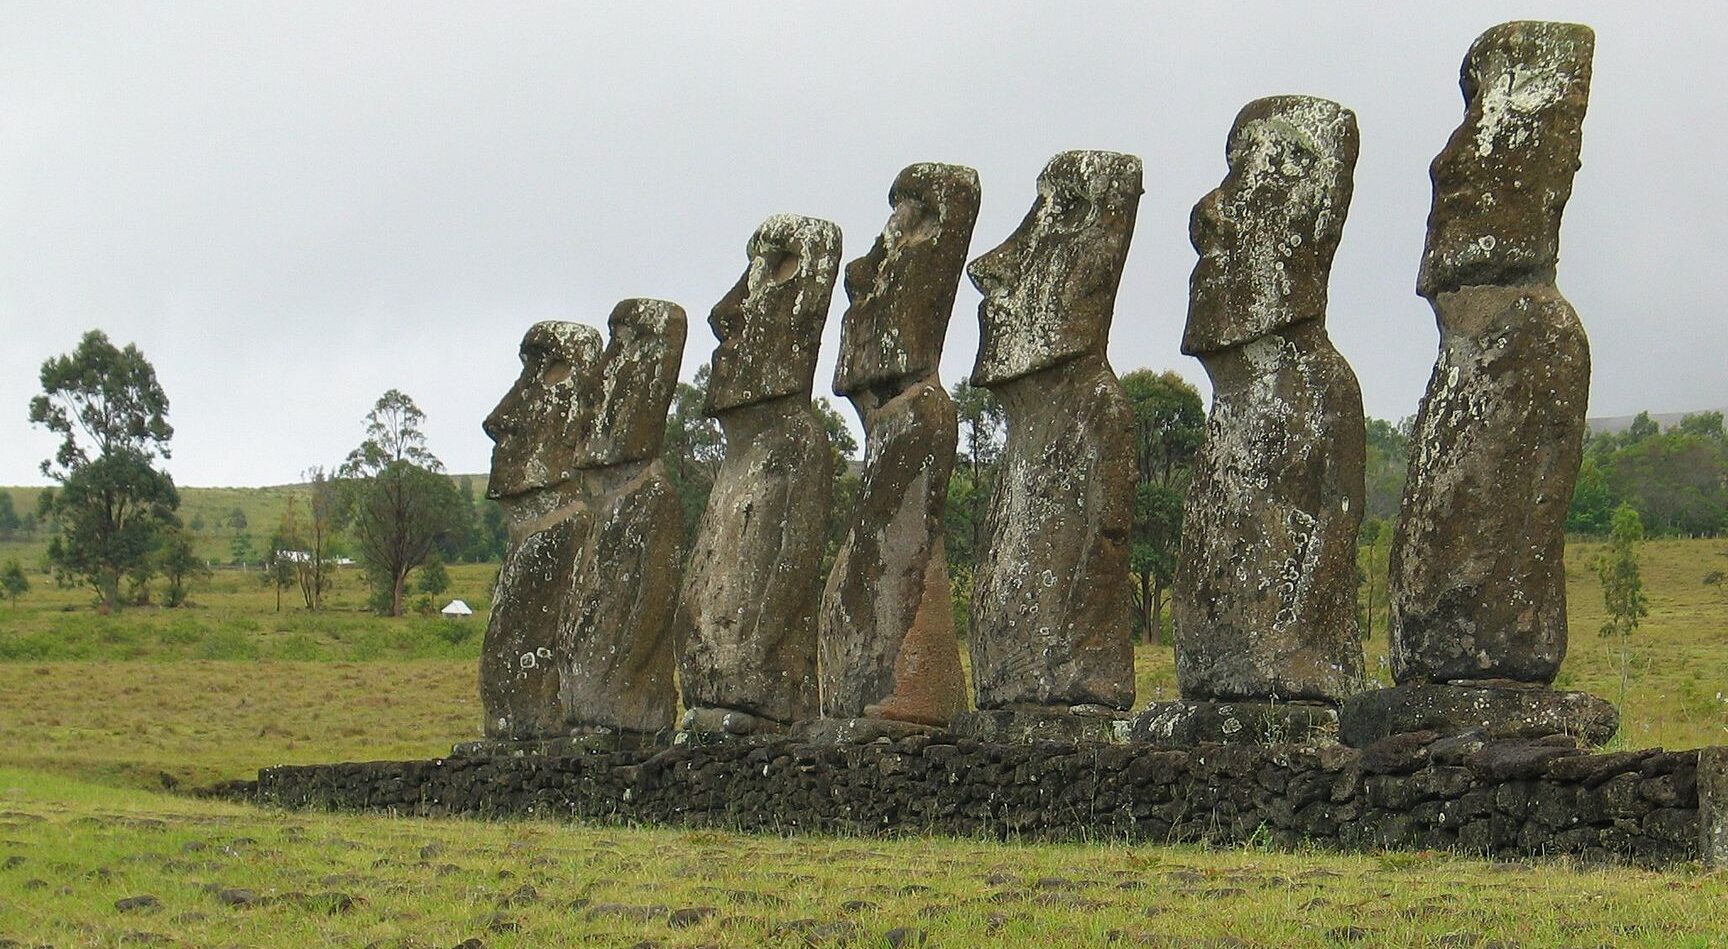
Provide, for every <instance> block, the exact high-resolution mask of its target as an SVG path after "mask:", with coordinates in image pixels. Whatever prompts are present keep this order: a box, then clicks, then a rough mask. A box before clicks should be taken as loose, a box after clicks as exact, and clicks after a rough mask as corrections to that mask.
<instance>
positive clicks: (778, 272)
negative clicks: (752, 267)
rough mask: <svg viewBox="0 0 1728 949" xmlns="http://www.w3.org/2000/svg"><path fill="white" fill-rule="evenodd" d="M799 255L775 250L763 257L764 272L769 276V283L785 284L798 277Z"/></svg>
mask: <svg viewBox="0 0 1728 949" xmlns="http://www.w3.org/2000/svg"><path fill="white" fill-rule="evenodd" d="M798 263H799V261H798V255H797V254H794V253H791V252H790V251H784V250H774V251H768V252H766V253H764V254H763V255H762V271H763V273H766V274H767V275H768V282H769V283H785V282H786V281H788V280H791V279H792V278H793V277H795V276H797V275H798Z"/></svg>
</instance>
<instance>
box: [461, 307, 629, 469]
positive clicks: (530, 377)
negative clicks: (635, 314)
mask: <svg viewBox="0 0 1728 949" xmlns="http://www.w3.org/2000/svg"><path fill="white" fill-rule="evenodd" d="M521 356H522V374H521V375H520V376H518V377H517V379H516V384H515V385H514V386H511V387H510V391H509V392H507V393H505V394H504V400H503V401H501V402H499V403H498V407H497V408H495V409H493V410H492V414H490V415H488V416H486V421H485V423H484V428H485V430H486V434H487V436H488V437H490V438H491V439H492V441H493V443H494V444H493V446H492V474H491V477H490V478H489V480H488V482H487V487H486V496H487V497H490V498H511V497H516V496H518V495H521V494H526V493H527V492H529V491H533V490H535V489H537V488H546V487H552V486H555V485H559V484H563V483H564V482H566V481H569V480H570V479H571V478H572V477H574V475H575V469H576V452H577V450H578V448H579V447H580V443H581V440H582V430H583V428H584V421H583V418H582V416H583V414H584V412H585V411H587V408H588V407H587V405H586V402H587V401H588V395H587V391H586V390H587V388H588V386H589V385H590V383H591V382H592V379H593V376H594V368H595V367H596V366H597V365H598V363H599V361H600V334H599V333H597V332H595V331H594V329H593V328H592V327H588V326H583V325H582V324H580V323H559V322H545V323H536V324H534V325H533V326H532V327H529V329H528V333H527V335H525V336H523V337H522V349H521Z"/></svg>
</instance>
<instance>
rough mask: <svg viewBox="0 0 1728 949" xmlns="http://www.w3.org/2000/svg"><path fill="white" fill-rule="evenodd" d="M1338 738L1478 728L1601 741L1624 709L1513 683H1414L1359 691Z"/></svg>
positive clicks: (1352, 740)
mask: <svg viewBox="0 0 1728 949" xmlns="http://www.w3.org/2000/svg"><path fill="white" fill-rule="evenodd" d="M1338 724H1339V737H1340V739H1341V740H1342V741H1343V742H1344V744H1346V745H1350V746H1352V747H1356V748H1361V747H1365V746H1367V745H1370V744H1372V743H1374V742H1376V741H1379V740H1381V739H1383V738H1386V737H1387V736H1389V735H1396V734H1399V733H1402V732H1418V731H1434V732H1438V733H1440V734H1442V735H1451V734H1460V733H1463V732H1479V733H1480V734H1482V735H1483V736H1484V737H1486V738H1489V739H1534V738H1542V737H1544V736H1548V735H1569V736H1572V737H1574V738H1577V739H1579V740H1580V741H1581V742H1583V743H1584V744H1587V745H1601V744H1604V743H1606V742H1607V741H1608V739H1610V738H1612V737H1614V733H1615V732H1616V731H1617V730H1619V728H1620V713H1619V712H1618V711H1617V710H1616V709H1615V708H1614V706H1613V705H1610V704H1609V703H1608V702H1605V701H1603V700H1602V699H1599V698H1597V697H1596V696H1594V695H1590V694H1589V693H1586V692H1557V691H1554V690H1553V689H1546V688H1541V687H1538V686H1530V685H1524V684H1520V683H1513V682H1498V681H1495V682H1480V683H1469V684H1465V683H1451V684H1447V685H1427V684H1422V685H1418V684H1411V685H1399V686H1393V687H1392V688H1389V689H1373V690H1370V691H1368V692H1363V693H1361V694H1359V695H1355V696H1352V697H1351V698H1350V699H1349V700H1347V701H1346V702H1345V703H1344V706H1343V708H1342V709H1341V710H1340V712H1339V723H1338Z"/></svg>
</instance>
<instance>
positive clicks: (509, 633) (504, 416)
mask: <svg viewBox="0 0 1728 949" xmlns="http://www.w3.org/2000/svg"><path fill="white" fill-rule="evenodd" d="M600 353H601V347H600V334H599V333H597V332H595V331H594V330H593V329H592V328H591V327H587V326H583V325H581V324H579V323H557V322H546V323H536V324H534V326H533V327H531V328H529V330H528V333H527V335H525V336H524V337H523V338H522V347H521V355H522V374H521V375H520V376H519V377H518V378H517V380H516V384H515V385H514V386H513V387H512V388H511V389H510V391H509V392H508V393H506V394H505V396H504V399H503V400H502V401H501V402H499V403H498V407H497V408H495V409H493V410H492V414H491V415H489V416H487V418H486V423H485V428H486V434H487V435H488V436H490V437H491V439H492V441H493V442H494V443H495V444H494V446H493V449H492V471H491V475H490V478H489V479H488V482H487V495H488V496H489V497H492V498H494V499H496V500H497V501H498V503H499V504H500V505H501V506H502V507H503V508H504V512H505V514H506V516H507V517H508V518H509V539H508V542H507V546H506V548H505V551H504V562H503V565H502V566H501V567H500V568H499V571H498V584H497V587H496V588H495V589H494V590H493V594H492V601H493V602H492V616H491V618H490V620H488V622H487V624H486V638H485V642H484V644H483V646H482V648H481V655H480V703H481V706H482V708H483V710H484V713H485V716H486V721H485V734H486V737H487V738H490V739H506V740H525V739H540V738H549V737H554V736H557V735H562V734H564V710H563V706H562V704H561V702H560V699H559V694H558V690H559V685H560V678H561V676H560V670H559V665H558V661H557V653H556V651H555V650H556V649H557V647H558V638H559V635H558V623H559V618H560V616H561V615H562V613H563V603H564V601H565V598H566V597H568V596H569V591H570V582H571V572H572V570H573V569H574V568H575V564H576V561H577V560H578V559H579V557H580V555H581V549H582V546H583V543H584V541H585V539H586V537H587V534H588V528H589V522H590V518H589V514H588V509H587V504H586V498H585V497H584V496H583V491H582V490H581V485H580V483H579V481H578V478H577V474H576V450H577V447H578V444H579V442H580V439H581V430H582V426H583V420H582V414H583V411H584V402H585V401H586V400H589V399H591V397H592V391H591V390H588V391H584V388H583V386H582V383H583V382H584V380H590V379H592V377H593V375H594V367H595V366H597V365H598V364H599V362H600Z"/></svg>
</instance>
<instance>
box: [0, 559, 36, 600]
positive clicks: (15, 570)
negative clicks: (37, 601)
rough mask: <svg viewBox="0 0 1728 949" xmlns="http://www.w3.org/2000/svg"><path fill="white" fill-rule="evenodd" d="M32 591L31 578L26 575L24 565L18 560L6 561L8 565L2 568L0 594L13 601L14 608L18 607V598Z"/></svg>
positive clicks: (0, 569) (0, 571)
mask: <svg viewBox="0 0 1728 949" xmlns="http://www.w3.org/2000/svg"><path fill="white" fill-rule="evenodd" d="M29 592H30V578H29V577H26V576H25V575H24V567H23V566H22V565H20V564H19V563H18V561H16V560H8V561H6V566H5V567H4V568H0V596H4V597H6V599H8V600H11V601H12V608H13V609H17V608H18V598H19V597H22V596H23V595H24V594H26V593H29Z"/></svg>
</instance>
